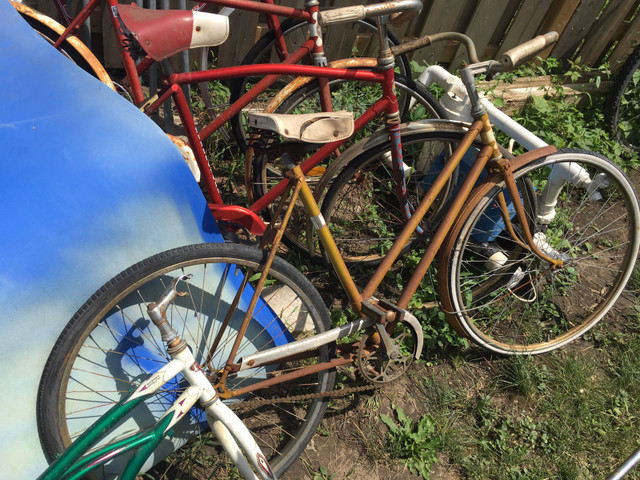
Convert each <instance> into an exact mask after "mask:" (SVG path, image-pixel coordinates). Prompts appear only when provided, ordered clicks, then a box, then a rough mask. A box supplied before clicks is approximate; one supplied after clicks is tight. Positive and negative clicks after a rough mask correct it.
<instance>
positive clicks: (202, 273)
mask: <svg viewBox="0 0 640 480" xmlns="http://www.w3.org/2000/svg"><path fill="white" fill-rule="evenodd" d="M265 260H266V252H264V251H262V250H258V249H255V248H249V247H247V246H244V245H237V244H223V243H215V244H200V245H191V246H187V247H181V248H177V249H173V250H170V251H167V252H164V253H161V254H158V255H154V256H152V257H150V258H148V259H146V260H143V261H142V262H140V263H138V264H136V265H134V266H132V267H130V268H128V269H126V270H125V271H123V272H122V273H120V274H119V275H117V276H116V277H114V278H113V279H112V280H110V281H109V282H107V283H106V284H105V285H104V286H103V287H102V288H100V290H98V291H97V292H96V293H95V294H94V295H93V296H92V297H91V298H90V299H89V300H88V301H87V302H86V303H85V304H84V305H83V306H82V307H81V308H80V309H79V310H78V312H77V313H76V314H75V315H74V317H73V318H72V319H71V321H70V322H69V323H68V324H67V326H66V327H65V328H64V330H63V332H62V334H61V335H60V337H59V338H58V340H57V341H56V343H55V346H54V348H53V350H52V352H51V354H50V356H49V359H48V360H47V363H46V365H45V368H44V372H43V375H42V379H41V382H40V386H39V389H38V401H37V417H38V428H39V432H40V437H41V440H42V443H43V446H44V448H45V451H46V453H47V457H48V458H49V460H51V459H53V458H54V457H55V456H56V455H57V454H59V453H61V452H62V451H63V450H64V448H65V447H67V446H68V445H69V443H70V441H71V439H72V438H75V437H76V436H77V435H78V434H79V433H80V432H81V431H82V430H84V429H85V428H87V427H88V426H89V425H90V424H91V423H93V421H94V420H95V419H97V418H98V417H99V416H100V415H101V414H103V413H104V411H106V409H108V407H109V406H111V405H112V402H114V401H118V400H119V399H120V398H121V397H122V396H123V395H124V393H126V392H121V391H122V390H126V389H127V388H128V387H129V386H132V387H135V386H136V384H138V383H139V382H140V381H142V380H144V379H145V378H146V377H147V374H148V373H151V371H155V370H157V369H158V368H159V367H160V366H162V365H163V364H164V363H165V362H166V358H165V357H166V354H165V353H164V351H165V350H164V348H163V346H162V343H161V341H160V337H159V333H158V331H157V329H156V328H155V327H154V325H153V324H151V321H150V320H149V318H148V316H147V315H146V308H145V305H146V304H147V303H148V302H151V301H156V300H157V298H158V295H160V294H161V292H162V291H163V290H164V288H165V286H166V285H167V281H170V278H172V277H175V276H177V275H178V274H180V273H182V272H184V273H192V274H194V277H193V278H192V279H190V280H189V281H188V283H187V284H186V285H185V287H184V289H185V290H186V291H187V292H188V293H189V295H187V296H186V297H181V298H180V299H178V300H176V301H175V302H174V303H173V304H172V306H171V307H170V309H169V310H168V312H167V313H168V318H169V319H170V321H171V322H172V324H173V326H174V328H175V329H176V330H178V333H179V334H181V335H182V336H183V337H184V338H185V339H186V340H187V342H188V343H189V344H190V347H191V348H192V349H193V350H194V355H195V357H196V360H197V361H198V363H200V364H201V366H202V368H203V370H204V371H205V372H207V373H208V374H211V375H215V372H218V371H219V368H220V365H222V366H224V361H225V360H226V357H225V355H228V352H229V350H230V347H231V345H229V344H228V343H227V342H228V341H232V340H233V339H234V338H235V335H233V334H234V332H236V331H237V328H238V326H239V322H241V321H242V316H243V315H244V311H243V308H244V309H245V310H246V308H247V304H248V300H247V301H246V303H244V302H245V298H244V297H243V298H242V301H241V303H240V306H239V308H238V309H236V311H235V313H234V317H232V321H231V323H230V327H229V328H230V331H228V332H227V333H228V338H226V337H225V338H223V339H222V342H220V343H219V348H218V351H217V352H215V353H216V355H215V356H214V358H213V359H212V361H211V363H207V362H206V358H205V351H206V350H207V349H208V348H209V347H210V345H211V342H212V341H213V336H214V333H215V331H214V329H215V328H216V327H217V326H219V323H217V322H218V321H219V319H221V318H222V317H224V314H225V313H226V312H225V311H224V310H225V308H226V309H227V310H228V309H229V306H230V305H231V300H232V297H233V295H234V293H235V292H236V291H237V290H238V289H237V286H235V285H239V282H240V280H241V279H242V275H238V273H239V272H244V271H245V269H256V270H255V271H256V272H259V271H260V270H261V268H262V265H264V262H265ZM251 275H252V276H251V278H250V282H249V283H254V279H253V277H254V276H255V274H254V273H251ZM250 293H251V292H244V294H243V295H250ZM262 298H263V299H264V303H261V304H260V303H259V304H258V306H257V307H256V310H255V315H254V320H252V322H251V324H250V326H249V329H248V330H247V332H246V334H245V336H244V339H243V343H242V346H241V348H240V351H239V352H238V357H241V356H243V355H246V354H249V353H253V352H254V351H256V350H258V349H259V348H260V346H261V345H266V346H267V347H268V346H270V345H273V344H274V343H278V342H280V343H286V342H285V340H284V339H283V338H286V336H287V335H290V336H291V337H292V338H296V337H298V336H301V335H305V336H307V335H311V334H313V333H317V332H322V331H326V330H327V329H329V328H330V320H329V315H328V311H327V309H326V308H325V306H324V303H323V302H322V299H321V298H320V295H319V294H318V292H317V290H316V289H315V288H314V287H313V286H312V285H311V283H310V282H309V281H308V280H307V279H306V278H305V277H304V276H303V275H302V274H301V273H300V272H299V271H298V270H296V269H295V268H294V267H293V266H291V265H290V264H288V263H287V262H285V261H284V260H282V259H280V258H277V257H276V258H275V259H274V262H273V265H272V267H271V270H270V276H269V277H268V279H267V283H266V286H265V289H264V290H263V294H262ZM225 302H228V303H225ZM243 305H244V306H243ZM274 312H277V314H276V313H274ZM259 315H263V316H264V315H266V317H265V318H267V319H268V320H269V323H267V324H264V320H261V321H262V322H263V323H260V321H259V320H258V319H259V318H262V317H259ZM278 319H279V320H278ZM236 322H237V323H236ZM279 322H280V323H279ZM284 324H286V325H287V330H288V331H287V332H285V331H284V328H283V327H282V325H284ZM274 328H275V329H276V330H275V332H277V333H274V330H273V329H274ZM332 351H333V346H332V345H327V346H324V347H321V348H320V349H319V354H318V356H317V358H307V359H305V360H304V361H302V360H300V361H295V360H292V361H289V362H287V363H286V365H282V366H280V367H281V368H282V369H286V370H287V371H291V369H293V368H295V367H296V366H297V365H296V362H300V363H301V364H304V365H300V366H305V365H310V364H311V363H312V362H313V361H314V360H318V359H319V360H320V361H326V360H328V359H329V357H330V356H331V355H332ZM267 370H268V371H267ZM279 371H280V370H279V367H278V366H277V365H274V366H272V367H268V369H264V368H263V369H261V370H259V371H255V372H252V373H250V374H248V375H242V374H240V373H238V374H237V375H236V377H235V379H233V380H230V381H228V382H227V387H229V388H239V387H241V386H242V385H247V384H249V383H250V382H252V381H256V380H259V379H261V378H264V377H266V376H269V377H274V376H277V375H278V373H279ZM334 377H335V373H334V372H333V371H327V370H325V371H323V372H320V373H317V374H315V375H313V376H305V377H303V378H301V379H299V380H294V381H290V382H288V383H280V384H278V385H276V386H273V387H270V388H268V389H265V390H258V391H254V392H253V393H249V394H246V395H247V396H245V397H242V398H236V399H235V402H238V401H243V400H250V399H254V398H258V397H260V398H262V397H263V396H265V395H268V397H267V398H271V396H273V395H275V396H287V395H293V394H296V395H299V394H308V393H321V392H324V391H327V390H331V389H332V388H333V382H334ZM181 388H183V387H182V385H181V384H180V382H179V381H176V382H175V383H174V384H172V385H166V386H165V388H164V389H163V390H162V392H160V393H158V394H157V395H156V397H154V401H153V402H148V403H147V404H145V405H147V407H146V411H142V412H139V415H138V416H137V417H135V418H133V419H131V421H130V422H129V423H125V424H124V425H123V426H122V427H121V428H118V429H117V430H116V432H115V433H114V434H113V435H117V434H119V433H121V431H122V430H123V429H126V428H131V427H132V425H134V426H135V429H140V428H143V427H146V426H148V424H151V423H153V422H155V420H156V417H159V416H160V415H162V414H163V413H164V411H165V410H166V407H167V404H168V405H170V404H171V403H172V402H173V400H174V399H175V398H177V395H178V394H179V391H180V390H181ZM230 402H231V403H233V402H234V400H230ZM327 403H328V400H327V398H326V397H320V398H312V399H310V400H298V401H295V402H294V401H292V402H290V403H281V404H274V405H266V406H260V407H257V408H255V409H253V410H252V411H251V412H249V413H248V414H244V416H243V415H242V414H241V415H240V416H241V418H243V420H244V421H245V422H246V424H247V426H248V427H249V429H250V430H251V431H252V433H253V434H254V436H255V437H256V439H257V441H258V443H259V445H260V447H261V448H262V449H263V452H264V453H265V455H266V456H267V458H268V459H269V461H270V462H271V466H272V468H273V469H274V471H275V472H276V473H277V474H278V475H279V474H282V473H283V472H284V471H285V470H286V469H287V468H288V467H289V466H290V465H291V464H292V462H293V461H294V460H295V459H296V458H297V457H298V455H299V454H300V453H301V452H302V450H303V449H304V448H305V446H306V444H307V443H308V442H309V440H310V439H311V437H312V436H313V434H314V432H315V430H316V427H317V426H318V424H319V423H320V421H321V420H322V417H323V415H324V411H325V409H326V407H327ZM87 405H90V408H89V407H87ZM161 407H162V408H161ZM158 410H159V411H158ZM137 411H138V410H136V412H137ZM134 414H135V412H134ZM204 425H206V422H205V421H204V416H203V412H202V410H197V409H192V410H191V412H190V419H189V422H186V423H184V421H183V423H181V424H178V425H176V428H175V429H174V430H175V434H174V437H173V438H174V439H177V444H178V446H182V444H184V443H186V442H187V441H188V439H190V438H191V437H194V436H197V435H200V434H202V432H203V430H204V429H203V426H204ZM113 435H112V436H111V437H109V438H112V437H113ZM201 443H202V442H193V443H192V444H191V445H192V446H193V445H194V444H195V447H194V448H196V450H197V449H198V448H199V447H201V446H202V445H201ZM174 448H175V445H174V444H172V443H170V442H169V441H165V443H164V444H163V445H161V447H160V448H159V449H158V450H156V452H155V453H156V459H158V457H159V458H163V456H164V455H166V454H168V453H170V452H171V451H172V450H173V449H174ZM199 454H200V453H199V452H197V451H196V452H195V455H199ZM189 455H191V453H189ZM181 458H184V456H182V457H181ZM148 467H149V465H147V466H146V468H148ZM111 468H113V470H114V471H117V469H118V468H119V465H114V466H112V467H111Z"/></svg>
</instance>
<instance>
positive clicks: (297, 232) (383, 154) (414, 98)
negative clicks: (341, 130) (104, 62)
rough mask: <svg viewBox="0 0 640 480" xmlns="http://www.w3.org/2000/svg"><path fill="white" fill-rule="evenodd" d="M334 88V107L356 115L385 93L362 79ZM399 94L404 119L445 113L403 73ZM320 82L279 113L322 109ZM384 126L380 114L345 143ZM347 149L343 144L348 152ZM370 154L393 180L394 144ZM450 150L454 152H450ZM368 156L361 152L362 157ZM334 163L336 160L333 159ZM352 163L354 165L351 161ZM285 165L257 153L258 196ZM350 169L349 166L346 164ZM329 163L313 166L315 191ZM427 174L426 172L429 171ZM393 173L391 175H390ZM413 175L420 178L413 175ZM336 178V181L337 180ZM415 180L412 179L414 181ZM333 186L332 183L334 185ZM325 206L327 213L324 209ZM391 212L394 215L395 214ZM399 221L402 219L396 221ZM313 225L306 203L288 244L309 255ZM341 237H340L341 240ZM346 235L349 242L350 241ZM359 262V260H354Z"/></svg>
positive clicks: (317, 251)
mask: <svg viewBox="0 0 640 480" xmlns="http://www.w3.org/2000/svg"><path fill="white" fill-rule="evenodd" d="M331 86H332V91H334V92H340V95H338V94H336V95H335V96H334V97H333V99H334V107H335V108H336V110H338V109H345V110H349V111H354V113H355V115H356V116H357V115H358V114H361V113H363V112H364V111H365V110H366V109H367V108H368V107H369V106H371V104H372V103H373V101H375V100H378V99H379V98H380V96H381V86H380V85H377V84H374V85H372V84H362V83H358V82H345V81H334V82H331ZM395 86H396V94H397V96H398V99H399V105H400V108H401V110H400V113H401V115H402V117H401V118H402V120H403V121H406V122H409V121H413V120H421V119H431V118H443V117H444V115H445V113H444V111H443V110H442V107H441V106H440V104H439V103H438V102H437V100H435V98H433V96H432V95H431V94H430V93H429V92H427V91H426V89H425V87H424V86H423V85H421V84H417V83H415V82H413V81H412V80H409V79H407V78H405V77H402V76H400V75H396V82H395ZM318 90H319V89H318V85H317V82H311V83H310V84H308V85H306V86H305V87H304V88H301V89H300V90H299V91H298V92H296V93H295V94H294V95H292V96H291V97H289V98H288V99H287V101H286V102H284V103H283V104H282V106H281V107H280V108H279V109H278V110H277V113H297V114H301V113H314V112H318V111H320V109H319V95H318ZM383 127H384V117H383V116H380V117H378V118H377V119H376V120H374V121H372V122H370V124H368V125H367V126H365V128H364V129H363V130H361V131H360V132H358V133H356V135H355V136H354V139H353V140H350V141H349V142H348V143H347V144H346V145H345V146H346V147H348V146H351V145H353V144H354V143H356V142H357V141H358V140H362V139H363V138H364V137H368V136H370V135H371V134H373V133H374V132H375V131H377V130H379V129H381V128H383ZM402 142H403V144H404V142H405V137H404V135H403V137H402ZM310 148H314V146H313V145H310ZM344 150H346V148H344V147H343V150H342V151H344ZM367 152H368V154H367V155H370V156H374V157H375V158H376V159H377V161H378V162H380V161H381V159H383V160H384V162H385V163H384V166H383V167H381V168H385V169H386V174H385V175H386V177H387V180H389V181H392V179H393V176H392V172H391V164H390V160H389V155H390V144H389V143H388V142H387V143H386V144H384V145H379V146H377V147H376V149H375V153H374V152H371V151H369V150H367ZM449 153H450V152H449ZM405 154H408V150H405ZM363 155H365V154H364V153H363V154H361V155H360V156H359V157H358V158H360V157H362V156H363ZM422 160H423V161H421V163H420V165H419V166H418V167H417V168H419V169H423V168H427V163H428V162H430V161H432V160H433V159H429V160H427V157H426V153H425V154H424V155H423V156H422ZM329 161H330V162H331V161H332V159H330V160H329ZM354 161H355V160H354ZM414 161H416V158H415V156H411V155H409V156H407V157H406V159H405V162H406V164H407V165H408V166H409V167H411V166H413V165H414V164H413V162H414ZM349 165H350V164H349ZM283 168H284V166H283V165H281V164H277V163H276V164H270V163H268V162H267V159H266V156H265V155H256V157H255V158H254V161H253V165H252V169H253V182H252V188H253V191H254V196H255V198H260V197H261V196H263V195H264V194H265V193H266V192H267V191H269V189H271V188H272V187H273V186H274V185H275V184H277V183H278V182H280V181H281V180H282V178H283V177H282V171H283ZM345 168H347V167H345ZM325 169H326V165H320V166H318V167H316V168H315V169H313V170H312V171H311V172H310V173H309V174H308V175H307V177H306V180H307V183H309V185H310V187H311V188H312V190H316V184H317V183H318V181H319V180H320V178H321V177H322V175H323V174H324V173H325ZM425 173H426V172H425ZM389 175H390V176H389ZM412 178H416V177H415V176H412ZM335 181H336V180H334V182H335ZM411 181H412V180H409V182H411ZM330 185H331V184H330ZM314 193H315V194H316V195H318V198H319V199H320V200H321V201H323V198H324V191H323V192H314ZM272 208H273V207H270V209H269V210H268V211H267V212H265V216H266V217H267V218H269V219H270V218H271V216H272V215H271V214H272ZM397 209H398V206H396V208H395V211H396V212H397ZM324 211H325V210H324V208H323V212H324ZM391 215H394V214H393V213H392V214H391ZM395 223H396V224H397V223H398V221H396V222H395ZM308 227H309V225H308V224H307V221H306V212H305V211H304V208H303V207H302V204H301V203H300V205H299V206H298V207H296V209H295V210H294V212H293V219H292V221H291V222H290V223H289V225H288V227H287V232H286V235H285V237H284V239H285V241H286V243H287V245H288V246H289V247H291V248H294V249H297V250H298V251H300V252H302V253H303V254H304V255H308V252H309V240H308V239H309V228H308ZM351 233H352V232H349V231H347V232H344V234H345V237H346V238H353V235H351ZM338 238H339V236H338ZM338 238H337V239H338ZM346 238H345V241H347V240H346ZM312 249H313V253H314V255H317V256H316V258H319V255H320V246H319V244H318V243H317V240H316V239H315V238H314V239H313V246H312ZM343 254H344V255H345V260H346V261H347V262H350V261H351V259H350V257H349V254H348V252H347V250H345V251H343ZM377 260H379V258H378V256H375V255H374V256H373V257H371V258H366V257H362V256H361V258H360V260H359V261H365V262H369V261H377ZM354 261H355V260H354Z"/></svg>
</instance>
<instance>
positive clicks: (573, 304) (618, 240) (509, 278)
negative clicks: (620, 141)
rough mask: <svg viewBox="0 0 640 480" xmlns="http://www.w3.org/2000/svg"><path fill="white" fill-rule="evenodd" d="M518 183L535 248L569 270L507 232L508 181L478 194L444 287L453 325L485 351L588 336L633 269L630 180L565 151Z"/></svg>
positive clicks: (453, 242) (520, 172)
mask: <svg viewBox="0 0 640 480" xmlns="http://www.w3.org/2000/svg"><path fill="white" fill-rule="evenodd" d="M514 177H515V178H516V180H517V181H518V186H519V190H520V192H521V199H520V201H522V202H523V204H524V205H525V211H526V213H527V216H528V217H529V221H530V225H532V226H533V230H532V232H531V233H532V235H533V238H534V241H535V243H536V245H537V246H538V247H539V248H540V250H541V251H542V252H543V253H545V254H546V255H548V256H550V257H551V258H554V259H561V260H562V262H563V264H562V266H561V267H560V268H552V266H551V264H550V263H549V262H547V261H545V260H544V259H542V258H540V257H538V256H537V255H535V254H534V253H533V252H531V251H530V250H529V249H524V248H521V247H519V246H517V244H516V243H514V241H513V239H512V237H511V236H510V235H509V234H508V233H506V232H505V231H504V225H505V223H504V220H503V217H502V215H501V214H500V211H499V209H498V207H497V205H496V196H497V195H498V194H499V193H501V192H506V186H505V184H504V182H503V181H502V180H501V179H500V181H498V182H497V183H495V182H494V183H485V184H484V185H482V186H480V187H479V188H478V189H476V191H475V192H472V195H471V196H470V198H469V200H468V202H467V204H468V206H467V207H466V208H465V209H464V210H463V211H462V212H461V214H460V216H459V217H458V220H457V221H456V223H455V225H454V226H453V228H452V230H451V232H450V233H449V237H448V238H447V240H446V241H445V243H444V244H443V247H442V249H441V251H442V252H444V254H443V255H442V256H441V258H440V261H439V264H438V275H439V277H438V284H439V286H440V298H441V301H442V304H443V308H444V309H445V311H446V312H447V313H448V315H449V316H450V318H451V319H452V320H453V324H454V326H456V327H458V328H461V329H462V331H464V333H466V334H467V335H468V336H469V337H470V338H471V339H472V340H474V341H475V342H477V343H478V344H479V345H481V346H483V347H485V348H488V349H490V350H492V351H494V352H498V353H502V354H537V353H543V352H548V351H550V350H553V349H556V348H558V347H560V346H562V345H564V344H566V343H567V342H570V341H571V340H573V339H575V338H576V337H578V336H580V335H582V334H583V333H585V332H586V331H587V330H589V329H590V328H591V327H593V326H594V325H595V324H596V323H597V322H598V321H599V320H600V319H601V318H602V317H603V316H604V315H605V314H606V313H607V311H608V310H609V309H610V308H611V306H612V305H613V303H614V302H615V301H616V299H617V298H618V296H619V295H620V293H621V292H622V290H623V288H624V286H625V284H626V282H627V280H628V279H629V276H630V275H631V272H632V270H633V267H634V263H635V260H636V256H637V252H638V242H639V235H638V227H639V226H640V211H638V200H637V198H636V194H635V192H634V190H633V187H632V186H631V184H630V183H629V181H628V180H627V178H626V177H625V175H624V174H623V173H622V172H621V171H620V170H619V169H618V167H616V166H615V165H613V164H612V163H611V162H610V161H608V160H607V159H605V158H604V157H601V156H599V155H597V154H594V153H591V152H586V151H580V150H561V151H559V152H558V153H556V154H553V155H549V156H547V157H543V158H541V159H538V160H534V161H532V162H531V163H528V164H525V165H524V166H522V167H520V168H518V169H517V170H516V171H515V172H514ZM524 180H530V181H531V182H532V184H533V186H534V188H535V190H534V192H535V193H534V194H533V195H531V194H527V193H526V192H531V190H528V189H526V190H525V189H523V185H524V183H523V182H524ZM523 192H525V193H524V194H523ZM530 196H533V198H529V197H530ZM554 202H557V203H555V204H554ZM532 204H537V205H538V216H537V217H534V216H533V214H532V212H533V208H532V207H530V206H529V205H532ZM512 207H513V206H512V205H511V208H509V211H510V215H511V216H513V211H512ZM514 227H515V229H516V231H517V230H519V228H518V224H517V221H515V222H514ZM449 252H450V253H449Z"/></svg>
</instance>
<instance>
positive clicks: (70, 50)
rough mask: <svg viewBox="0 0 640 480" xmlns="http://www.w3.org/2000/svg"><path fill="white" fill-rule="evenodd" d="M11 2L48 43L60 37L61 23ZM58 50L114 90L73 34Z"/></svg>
mask: <svg viewBox="0 0 640 480" xmlns="http://www.w3.org/2000/svg"><path fill="white" fill-rule="evenodd" d="M11 4H12V5H13V6H14V8H15V9H16V10H17V11H18V13H20V16H21V17H22V18H23V19H24V20H25V21H26V22H27V23H28V24H29V25H30V26H31V28H33V29H34V30H35V31H36V32H38V33H39V34H40V36H41V37H42V38H44V40H45V41H46V42H47V43H49V44H50V45H53V44H54V43H55V41H56V40H57V39H58V38H60V34H61V33H62V32H64V30H65V29H64V27H63V26H62V25H60V24H59V23H57V22H56V21H55V20H53V19H51V18H49V17H47V16H45V15H43V14H42V13H40V12H37V11H36V10H33V9H32V8H29V7H27V6H26V5H24V4H19V3H16V2H13V1H12V2H11ZM58 51H59V52H60V53H62V54H63V55H64V56H65V57H67V58H68V59H69V60H71V61H72V62H73V63H75V64H76V65H78V66H79V67H80V68H82V69H83V70H84V71H85V72H87V73H89V74H90V75H92V76H93V77H95V78H97V79H98V80H100V81H101V82H103V83H104V84H106V85H107V86H108V87H109V88H111V89H112V90H114V91H115V90H116V88H115V86H114V84H113V82H112V81H111V79H110V78H109V74H107V72H106V70H105V69H104V67H103V66H102V64H101V63H100V61H99V60H98V59H97V58H96V57H95V56H94V55H93V53H91V51H90V50H89V49H88V48H87V47H86V46H85V45H84V43H82V42H81V41H80V40H79V39H78V38H76V37H74V36H70V37H68V38H67V39H66V40H65V41H64V42H63V43H62V45H61V46H60V47H59V48H58Z"/></svg>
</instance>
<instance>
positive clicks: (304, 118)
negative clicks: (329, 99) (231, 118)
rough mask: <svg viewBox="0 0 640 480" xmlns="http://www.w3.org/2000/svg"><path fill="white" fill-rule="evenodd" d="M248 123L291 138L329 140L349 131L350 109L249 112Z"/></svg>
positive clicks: (348, 134) (344, 136)
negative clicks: (303, 111)
mask: <svg viewBox="0 0 640 480" xmlns="http://www.w3.org/2000/svg"><path fill="white" fill-rule="evenodd" d="M249 126H251V127H253V128H261V129H264V130H270V131H272V132H276V133H278V134H280V135H282V136H283V137H285V138H289V139H292V140H301V141H303V142H308V143H329V142H335V141H337V140H344V139H345V138H349V137H350V136H351V135H352V134H353V113H352V112H348V111H346V110H340V111H338V112H329V113H324V112H320V113H304V114H299V115H298V114H286V113H258V112H251V113H250V114H249Z"/></svg>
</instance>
